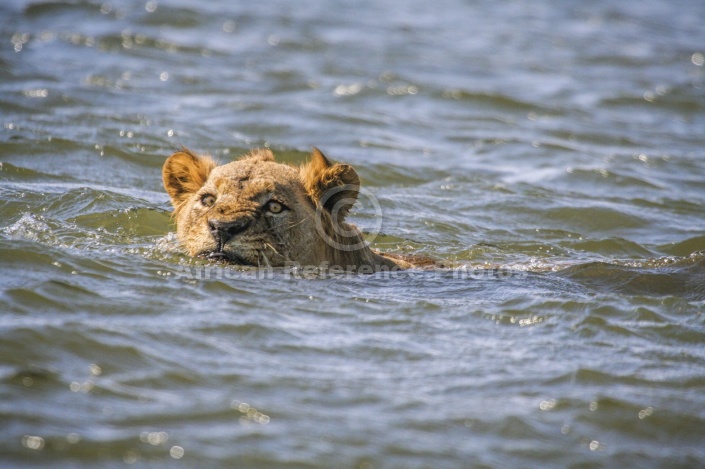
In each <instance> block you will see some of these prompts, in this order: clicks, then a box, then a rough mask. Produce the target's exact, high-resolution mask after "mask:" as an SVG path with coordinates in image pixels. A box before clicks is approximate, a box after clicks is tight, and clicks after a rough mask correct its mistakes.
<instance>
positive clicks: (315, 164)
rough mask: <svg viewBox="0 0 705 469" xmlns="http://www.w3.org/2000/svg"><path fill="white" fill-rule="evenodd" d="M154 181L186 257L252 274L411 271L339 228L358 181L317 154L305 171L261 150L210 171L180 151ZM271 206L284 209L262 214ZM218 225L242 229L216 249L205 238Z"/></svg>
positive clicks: (349, 228) (201, 159)
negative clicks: (325, 269)
mask: <svg viewBox="0 0 705 469" xmlns="http://www.w3.org/2000/svg"><path fill="white" fill-rule="evenodd" d="M162 179H163V182H164V187H165V189H166V191H167V193H168V194H169V196H170V197H171V202H172V205H173V206H174V219H175V221H176V227H177V237H178V239H179V242H180V244H181V245H182V247H183V248H184V249H185V250H186V251H187V252H188V253H189V254H190V255H192V256H199V255H203V256H209V255H210V256H211V257H212V256H214V255H216V256H217V257H218V258H220V259H224V260H226V261H228V262H231V263H235V264H244V265H253V266H260V267H282V266H287V265H294V264H298V265H301V266H340V267H342V268H344V269H350V268H354V269H358V270H359V269H364V270H366V271H379V270H383V269H399V268H408V267H411V266H412V264H411V263H410V262H408V261H407V260H406V259H403V258H401V257H397V256H390V255H380V254H378V253H376V252H374V251H373V250H371V249H370V248H369V247H368V246H367V245H366V244H365V243H364V240H363V237H362V234H361V233H360V231H359V230H358V229H357V228H356V227H355V226H354V225H352V224H349V223H347V222H346V221H345V217H346V216H347V214H348V212H349V211H350V209H351V208H352V206H353V205H354V204H355V200H356V199H357V195H358V192H359V188H360V178H359V177H358V175H357V172H356V171H355V169H353V168H352V166H349V165H345V164H337V163H335V164H333V163H331V162H330V161H329V160H328V159H327V158H326V157H325V156H324V155H323V153H321V152H320V151H319V150H318V149H314V150H313V152H312V154H311V158H310V160H309V162H308V163H307V164H305V165H303V166H301V167H300V168H295V167H293V166H291V165H287V164H281V163H277V162H275V160H274V155H273V154H272V152H271V151H270V150H269V149H255V150H252V151H251V152H250V153H248V154H247V155H245V156H243V157H241V158H240V159H238V160H236V161H233V162H231V163H228V164H225V165H221V166H217V165H216V164H215V163H214V162H213V160H212V159H211V158H210V157H208V156H198V155H196V154H194V153H192V152H190V151H189V150H188V149H186V148H183V149H182V150H181V151H178V152H176V153H174V154H173V155H171V156H170V157H169V158H168V159H167V161H166V162H165V164H164V167H163V171H162ZM211 196H212V197H211ZM273 202H274V203H276V204H279V205H280V206H281V207H284V209H283V210H281V211H280V212H278V213H274V212H273V211H271V210H268V207H270V206H271V204H272V203H273ZM218 223H236V224H238V226H243V227H245V228H243V229H242V231H241V232H238V233H237V234H235V235H233V236H232V238H230V239H228V241H227V242H225V243H222V242H219V241H216V237H215V236H214V234H213V232H212V226H213V225H214V224H218ZM353 247H354V248H353Z"/></svg>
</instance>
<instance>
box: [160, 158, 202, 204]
mask: <svg viewBox="0 0 705 469" xmlns="http://www.w3.org/2000/svg"><path fill="white" fill-rule="evenodd" d="M213 168H215V162H214V161H213V160H212V159H211V158H210V157H208V156H196V155H194V154H193V153H191V152H190V151H189V150H188V149H186V148H183V149H182V151H177V152H176V153H174V154H173V155H171V156H170V157H169V158H168V159H167V160H166V162H165V163H164V167H163V168H162V181H163V182H164V188H165V189H166V191H167V193H168V194H169V197H171V204H172V205H173V206H174V208H178V207H179V206H180V205H181V204H182V203H183V202H184V201H185V200H186V199H188V198H189V197H190V196H191V195H193V194H194V193H196V192H197V191H198V190H199V189H200V188H201V186H203V184H205V182H206V179H208V175H209V174H210V172H211V171H212V170H213Z"/></svg>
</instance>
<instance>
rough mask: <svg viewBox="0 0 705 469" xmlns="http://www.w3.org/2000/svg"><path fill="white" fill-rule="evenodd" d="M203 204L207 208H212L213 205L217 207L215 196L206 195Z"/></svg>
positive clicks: (202, 199)
mask: <svg viewBox="0 0 705 469" xmlns="http://www.w3.org/2000/svg"><path fill="white" fill-rule="evenodd" d="M201 203H202V204H203V205H204V206H205V207H212V206H213V205H215V196H214V195H213V194H206V195H204V196H203V197H201Z"/></svg>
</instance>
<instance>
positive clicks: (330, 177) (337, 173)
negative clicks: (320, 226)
mask: <svg viewBox="0 0 705 469" xmlns="http://www.w3.org/2000/svg"><path fill="white" fill-rule="evenodd" d="M301 182H303V185H304V187H305V188H306V191H307V192H308V195H309V197H311V199H313V201H314V203H316V204H319V203H320V204H321V205H322V206H323V208H325V209H326V210H328V211H329V212H330V213H331V214H332V215H333V216H334V218H335V219H337V221H338V222H341V221H343V220H344V219H345V217H346V216H347V215H348V212H349V211H350V209H351V208H352V206H353V205H355V201H356V200H357V194H358V192H359V191H360V177H359V176H358V175H357V172H356V171H355V170H354V169H353V167H352V166H349V165H346V164H339V163H336V164H332V163H331V162H330V161H328V158H326V157H325V155H323V153H321V151H320V150H319V149H318V148H314V149H313V152H312V153H311V160H310V161H309V163H308V164H306V165H305V166H303V167H302V168H301Z"/></svg>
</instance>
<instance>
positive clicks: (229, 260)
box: [199, 251, 256, 266]
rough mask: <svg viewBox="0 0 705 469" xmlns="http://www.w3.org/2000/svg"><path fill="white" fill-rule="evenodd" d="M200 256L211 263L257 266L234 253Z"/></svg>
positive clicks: (205, 253)
mask: <svg viewBox="0 0 705 469" xmlns="http://www.w3.org/2000/svg"><path fill="white" fill-rule="evenodd" d="M199 256H200V257H204V258H206V259H208V260H211V261H215V262H221V263H224V264H235V265H248V266H256V264H253V263H252V262H249V261H247V260H246V259H244V258H243V257H240V256H238V255H237V254H234V253H232V252H224V251H206V252H202V253H201V254H199Z"/></svg>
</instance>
